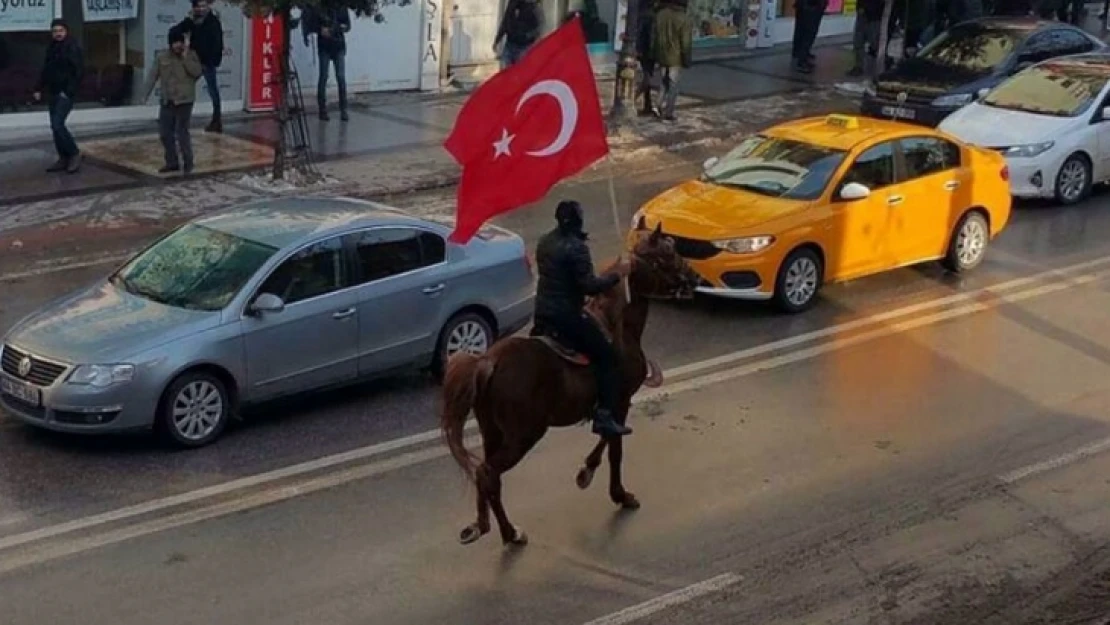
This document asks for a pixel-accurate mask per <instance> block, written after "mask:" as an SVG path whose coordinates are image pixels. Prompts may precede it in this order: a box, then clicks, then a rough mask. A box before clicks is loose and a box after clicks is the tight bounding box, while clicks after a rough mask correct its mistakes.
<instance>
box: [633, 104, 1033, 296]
mask: <svg viewBox="0 0 1110 625" xmlns="http://www.w3.org/2000/svg"><path fill="white" fill-rule="evenodd" d="M1010 202H1011V199H1010V183H1009V170H1008V169H1007V167H1006V161H1005V159H1004V158H1003V157H1002V155H1000V154H998V153H997V152H994V151H990V150H985V149H981V148H977V147H974V146H971V145H967V144H964V143H961V142H960V141H959V140H957V139H955V138H954V137H952V136H949V135H947V134H944V133H941V132H938V131H936V130H932V129H928V128H923V127H921V126H915V125H909V124H903V123H899V122H893V121H885V120H878V119H871V118H867V117H856V116H846V115H829V116H827V117H820V118H808V119H800V120H796V121H791V122H787V123H785V124H781V125H778V126H774V127H772V128H769V129H767V130H765V131H763V132H760V133H758V134H755V135H752V136H750V137H747V138H746V139H744V140H743V141H742V142H741V143H740V145H739V146H737V147H736V148H735V149H734V150H732V151H731V152H729V153H728V154H727V155H726V156H725V157H723V158H711V159H709V160H708V161H706V162H705V169H704V173H703V174H702V175H701V176H700V177H699V178H698V179H697V180H691V181H688V182H684V183H682V184H680V185H678V186H676V187H674V188H672V189H670V190H668V191H665V192H664V193H662V194H661V195H659V196H657V197H655V198H654V199H652V200H650V201H649V202H648V203H647V204H645V205H644V206H643V207H642V208H641V209H640V210H639V211H637V212H636V215H635V216H634V217H633V220H632V229H633V231H636V230H643V229H654V228H655V227H656V226H659V225H661V226H662V231H663V232H664V233H666V234H667V235H668V236H670V237H671V238H673V239H674V241H675V247H676V249H677V251H678V253H679V254H680V255H682V256H683V257H684V258H685V259H686V260H687V261H688V262H689V264H690V265H691V266H692V267H693V268H694V270H695V271H697V272H698V274H699V275H700V276H701V277H702V285H701V287H700V288H699V291H700V292H702V293H706V294H710V295H716V296H721V297H728V298H735V299H751V300H774V302H775V303H776V304H777V305H778V306H779V307H780V308H781V309H783V310H784V311H786V312H800V311H802V310H805V309H806V308H809V307H810V306H811V305H812V304H813V303H814V301H815V299H816V295H817V293H818V291H819V290H820V289H821V287H822V285H823V284H825V283H827V282H837V281H844V280H851V279H853V278H858V277H861V276H865V275H868V274H873V273H878V272H881V271H886V270H889V269H895V268H897V267H904V266H907V265H914V264H917V263H921V262H925V261H932V260H938V259H940V260H943V261H944V263H945V265H946V266H947V267H948V268H949V269H951V270H953V271H957V272H962V271H967V270H969V269H972V268H974V267H975V266H976V265H978V264H979V263H980V262H982V260H983V256H984V254H985V252H986V248H987V244H988V243H989V242H990V241H991V240H992V239H993V238H994V237H996V236H997V235H998V234H999V233H1000V232H1001V231H1002V229H1003V228H1004V227H1005V226H1006V223H1007V221H1008V220H1009V218H1010ZM634 234H635V233H634V232H633V235H634Z"/></svg>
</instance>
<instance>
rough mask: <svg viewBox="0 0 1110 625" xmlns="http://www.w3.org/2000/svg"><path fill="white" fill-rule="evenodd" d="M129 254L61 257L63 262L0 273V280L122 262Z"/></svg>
mask: <svg viewBox="0 0 1110 625" xmlns="http://www.w3.org/2000/svg"><path fill="white" fill-rule="evenodd" d="M130 256H131V254H130V253H128V254H113V255H110V256H99V257H92V258H86V259H83V260H75V259H72V257H70V258H67V259H61V260H63V261H65V262H52V263H48V264H43V265H40V266H37V267H34V268H33V269H26V270H24V271H16V272H13V273H6V274H3V275H0V282H13V281H15V280H23V279H25V278H37V277H38V276H45V275H49V274H52V273H59V272H62V271H72V270H74V269H84V268H86V267H98V266H100V265H109V264H112V263H119V262H123V261H124V260H126V259H127V258H129V257H130Z"/></svg>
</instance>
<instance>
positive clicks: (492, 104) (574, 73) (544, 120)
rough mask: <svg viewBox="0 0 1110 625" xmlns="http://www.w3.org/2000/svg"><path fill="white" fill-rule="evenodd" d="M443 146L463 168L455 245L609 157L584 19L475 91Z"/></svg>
mask: <svg viewBox="0 0 1110 625" xmlns="http://www.w3.org/2000/svg"><path fill="white" fill-rule="evenodd" d="M443 145H444V147H445V148H446V149H447V151H448V152H450V153H451V155H452V156H454V157H455V160H456V161H458V163H459V164H460V165H461V166H462V169H463V172H462V181H461V182H460V183H459V191H458V200H457V203H458V207H457V209H456V224H455V231H454V232H452V233H451V240H452V241H455V242H457V243H465V242H467V241H469V240H470V238H471V237H473V236H474V233H476V232H477V231H478V229H479V228H481V227H482V224H484V223H485V222H486V221H487V220H489V219H490V218H492V217H494V216H496V215H500V214H502V213H506V212H509V211H511V210H513V209H515V208H519V207H520V206H523V205H525V204H528V203H530V202H534V201H536V200H538V199H540V198H542V197H543V196H544V195H546V194H547V192H548V191H549V190H550V189H551V187H553V186H554V185H555V183H557V182H559V181H560V180H563V179H564V178H568V177H570V176H573V175H574V174H576V173H578V172H580V171H582V170H583V169H585V168H586V167H588V166H589V165H590V164H592V163H594V162H596V161H597V160H598V159H600V158H601V157H603V156H605V155H606V154H608V153H609V143H608V141H607V140H606V135H605V122H604V120H603V119H602V116H601V103H600V100H599V97H598V93H597V83H596V82H595V81H594V72H593V68H592V67H590V57H589V55H588V54H587V53H586V37H585V35H584V34H583V32H582V25H581V23H580V19H579V18H578V17H575V18H574V19H572V20H571V21H569V22H567V23H566V24H564V25H563V26H562V27H561V28H559V29H558V30H556V31H555V32H553V33H551V34H550V35H548V36H547V37H545V38H543V39H541V40H540V41H539V42H537V43H536V44H535V45H533V46H532V48H531V49H529V50H528V52H527V53H526V54H525V55H524V57H523V58H522V59H521V60H520V62H519V63H517V64H516V65H514V66H512V67H510V68H508V69H506V70H504V71H502V72H500V73H498V74H497V75H495V76H494V77H493V78H491V79H490V80H489V81H487V82H486V83H485V84H483V85H482V86H480V87H479V88H478V89H477V90H475V91H474V93H473V94H472V95H471V96H470V98H469V99H468V100H467V101H466V104H464V105H463V108H462V111H460V112H459V116H458V119H456V120H455V127H454V128H453V129H452V130H451V135H450V136H449V137H447V141H445V142H444V144H443Z"/></svg>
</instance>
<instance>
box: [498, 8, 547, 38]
mask: <svg viewBox="0 0 1110 625" xmlns="http://www.w3.org/2000/svg"><path fill="white" fill-rule="evenodd" d="M542 28H543V14H542V13H540V3H539V2H535V1H529V0H509V4H508V5H507V6H506V7H505V14H504V15H503V16H501V26H500V27H499V28H498V29H497V37H495V38H494V40H493V41H494V43H498V42H500V41H501V38H502V37H504V38H505V41H507V42H508V43H511V44H512V45H514V46H530V45H532V44H533V43H536V41H538V40H539V38H540V31H541V30H542Z"/></svg>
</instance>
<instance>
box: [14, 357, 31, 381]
mask: <svg viewBox="0 0 1110 625" xmlns="http://www.w3.org/2000/svg"><path fill="white" fill-rule="evenodd" d="M16 373H18V374H19V377H21V378H25V377H27V374H29V373H31V357H30V356H24V357H23V360H20V361H19V367H18V368H17V369H16Z"/></svg>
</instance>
